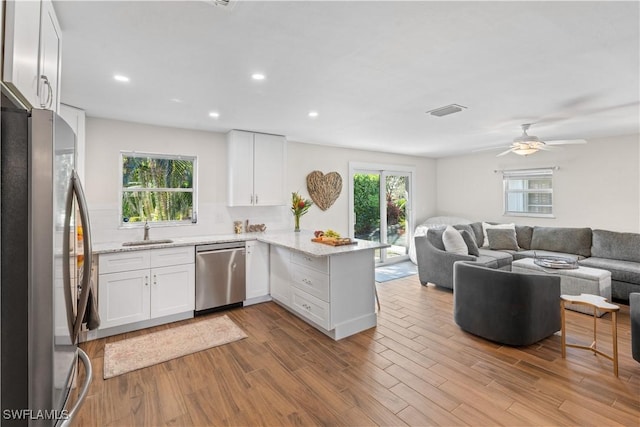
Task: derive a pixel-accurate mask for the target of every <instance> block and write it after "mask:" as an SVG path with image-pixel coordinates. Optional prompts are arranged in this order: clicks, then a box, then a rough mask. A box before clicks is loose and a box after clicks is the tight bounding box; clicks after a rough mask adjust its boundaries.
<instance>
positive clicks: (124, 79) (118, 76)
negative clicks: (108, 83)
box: [113, 74, 129, 83]
mask: <svg viewBox="0 0 640 427" xmlns="http://www.w3.org/2000/svg"><path fill="white" fill-rule="evenodd" d="M113 78H114V79H115V80H117V81H119V82H123V83H127V82H128V81H129V77H127V76H123V75H122V74H116V75H115V76H113Z"/></svg>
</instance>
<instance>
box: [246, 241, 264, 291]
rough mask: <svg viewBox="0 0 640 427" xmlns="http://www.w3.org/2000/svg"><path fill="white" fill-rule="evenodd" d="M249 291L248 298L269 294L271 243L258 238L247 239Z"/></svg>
mask: <svg viewBox="0 0 640 427" xmlns="http://www.w3.org/2000/svg"><path fill="white" fill-rule="evenodd" d="M246 247H247V263H246V266H247V267H246V269H247V272H246V277H247V293H246V299H247V300H250V299H252V298H260V297H264V296H267V295H269V244H267V243H264V242H259V241H257V240H250V241H247V244H246Z"/></svg>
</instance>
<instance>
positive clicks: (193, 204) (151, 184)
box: [120, 151, 198, 246]
mask: <svg viewBox="0 0 640 427" xmlns="http://www.w3.org/2000/svg"><path fill="white" fill-rule="evenodd" d="M120 176H121V183H120V225H121V226H122V227H142V226H143V225H144V223H145V222H149V223H150V224H153V225H181V224H194V223H196V222H197V217H198V216H197V182H196V181H197V157H196V156H181V155H167V154H152V153H137V152H124V151H123V152H121V153H120ZM128 243H132V242H128ZM132 246H133V245H132Z"/></svg>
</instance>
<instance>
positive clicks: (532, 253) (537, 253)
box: [512, 249, 584, 261]
mask: <svg viewBox="0 0 640 427" xmlns="http://www.w3.org/2000/svg"><path fill="white" fill-rule="evenodd" d="M512 255H513V259H516V260H517V259H522V258H535V257H544V256H559V257H563V258H568V259H571V260H574V261H578V260H581V259H584V257H583V256H580V255H576V254H568V253H566V252H553V251H541V250H533V249H529V250H528V251H518V252H514V253H512Z"/></svg>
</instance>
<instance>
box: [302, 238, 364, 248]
mask: <svg viewBox="0 0 640 427" xmlns="http://www.w3.org/2000/svg"><path fill="white" fill-rule="evenodd" d="M311 241H312V242H316V243H324V244H325V245H330V246H344V245H357V244H358V242H356V241H354V240H351V239H350V238H348V237H342V238H336V237H317V238H314V239H311Z"/></svg>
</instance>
